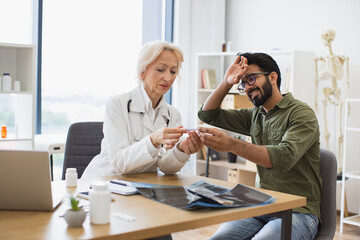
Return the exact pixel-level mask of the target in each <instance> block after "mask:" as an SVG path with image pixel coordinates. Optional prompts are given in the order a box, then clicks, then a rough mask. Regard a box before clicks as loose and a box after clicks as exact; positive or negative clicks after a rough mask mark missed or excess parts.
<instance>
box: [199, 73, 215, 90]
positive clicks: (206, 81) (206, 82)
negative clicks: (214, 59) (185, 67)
mask: <svg viewBox="0 0 360 240" xmlns="http://www.w3.org/2000/svg"><path fill="white" fill-rule="evenodd" d="M201 82H202V86H203V88H204V89H215V88H216V87H217V85H218V82H217V79H216V73H215V70H214V69H201Z"/></svg>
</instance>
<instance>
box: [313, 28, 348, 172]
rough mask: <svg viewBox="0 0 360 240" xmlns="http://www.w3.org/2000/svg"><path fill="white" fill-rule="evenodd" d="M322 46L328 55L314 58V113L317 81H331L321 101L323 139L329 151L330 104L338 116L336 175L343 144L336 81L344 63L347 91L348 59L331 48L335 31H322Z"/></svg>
mask: <svg viewBox="0 0 360 240" xmlns="http://www.w3.org/2000/svg"><path fill="white" fill-rule="evenodd" d="M321 37H322V39H323V41H324V45H325V46H327V47H329V53H330V54H329V55H328V56H326V57H316V58H315V71H316V76H315V111H316V113H318V87H319V80H327V79H330V80H331V87H324V89H323V94H324V98H323V100H322V103H323V107H324V138H325V141H326V148H327V149H329V138H330V132H329V129H328V126H327V115H326V109H327V106H328V105H329V104H330V105H331V104H332V105H334V106H336V108H339V114H338V115H337V116H338V118H339V125H338V126H339V138H338V139H337V145H338V146H337V147H338V156H337V159H339V163H338V173H341V172H342V169H341V166H342V159H341V156H342V154H341V151H342V144H343V138H344V135H343V131H342V115H343V114H342V109H343V101H342V100H341V98H340V95H341V90H340V89H339V88H338V85H337V81H340V80H342V78H343V75H344V71H343V67H344V63H346V72H347V78H346V85H347V89H349V57H347V56H339V55H335V54H334V53H333V51H332V48H331V42H332V41H333V40H334V39H335V31H334V30H331V29H328V30H326V31H324V33H323V34H322V35H321ZM318 64H320V70H321V74H320V77H318Z"/></svg>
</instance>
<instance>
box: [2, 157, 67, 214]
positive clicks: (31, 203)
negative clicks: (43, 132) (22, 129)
mask: <svg viewBox="0 0 360 240" xmlns="http://www.w3.org/2000/svg"><path fill="white" fill-rule="evenodd" d="M65 193H66V189H65V187H64V191H62V192H56V193H52V191H51V179H50V163H49V153H48V152H41V151H13V150H0V209H6V210H31V211H52V210H54V209H55V208H56V207H57V206H58V205H59V203H60V202H61V200H62V198H63V197H64V196H65Z"/></svg>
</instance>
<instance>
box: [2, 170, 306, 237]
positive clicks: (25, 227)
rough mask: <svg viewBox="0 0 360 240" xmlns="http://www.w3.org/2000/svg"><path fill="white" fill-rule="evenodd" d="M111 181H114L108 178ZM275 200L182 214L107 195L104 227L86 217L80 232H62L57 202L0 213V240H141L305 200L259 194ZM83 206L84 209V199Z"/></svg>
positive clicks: (171, 181)
mask: <svg viewBox="0 0 360 240" xmlns="http://www.w3.org/2000/svg"><path fill="white" fill-rule="evenodd" d="M113 178H116V176H114V177H111V178H109V179H113ZM118 178H122V179H125V180H128V181H135V182H146V183H155V184H166V185H190V184H193V183H195V182H197V181H199V180H206V181H208V182H211V183H214V184H217V185H222V186H227V187H233V186H235V184H234V183H230V182H225V181H220V180H216V179H211V178H205V177H200V176H194V175H190V174H184V173H177V174H175V175H164V174H162V173H142V174H135V175H121V176H118ZM88 186H89V183H88V182H79V185H78V187H77V189H74V188H67V189H66V187H65V184H64V182H63V181H62V182H57V183H56V185H55V189H58V190H60V191H61V190H64V189H66V190H67V192H68V193H71V192H74V191H83V190H86V189H88ZM261 191H263V192H265V193H267V194H270V195H272V196H273V197H274V198H276V201H275V202H273V203H272V204H269V205H264V206H256V207H245V208H233V209H221V210H208V209H202V210H196V211H185V210H180V209H177V208H174V207H171V206H168V205H165V204H161V203H158V202H156V201H153V200H151V199H148V198H145V197H143V196H141V195H132V196H121V195H117V194H113V196H114V198H115V202H112V203H111V214H112V216H111V220H110V224H106V225H93V224H90V217H89V215H88V216H87V218H86V220H85V222H84V224H83V227H82V228H68V227H67V224H66V222H65V220H64V219H63V218H62V217H61V216H62V215H63V214H64V213H65V211H66V210H67V209H68V208H69V205H68V204H67V198H66V199H65V200H66V203H65V202H63V203H62V204H61V205H60V206H59V207H58V208H57V209H56V210H55V211H54V212H33V211H3V210H1V211H0V239H7V240H9V239H79V238H81V239H95V238H102V239H115V238H116V239H143V238H150V237H155V236H161V235H165V234H169V233H172V232H178V231H184V230H188V229H194V228H199V227H204V226H209V225H212V224H218V223H222V222H226V221H231V220H236V219H241V218H248V217H253V216H258V215H262V214H268V213H273V212H279V211H284V210H288V209H293V208H296V207H300V206H304V205H305V204H306V198H304V197H300V196H295V195H289V194H284V193H279V192H274V191H268V190H261ZM83 203H85V204H88V202H87V201H86V200H84V202H83ZM114 213H120V214H126V215H127V216H130V217H133V218H135V220H133V221H127V220H124V219H122V218H118V217H116V216H114Z"/></svg>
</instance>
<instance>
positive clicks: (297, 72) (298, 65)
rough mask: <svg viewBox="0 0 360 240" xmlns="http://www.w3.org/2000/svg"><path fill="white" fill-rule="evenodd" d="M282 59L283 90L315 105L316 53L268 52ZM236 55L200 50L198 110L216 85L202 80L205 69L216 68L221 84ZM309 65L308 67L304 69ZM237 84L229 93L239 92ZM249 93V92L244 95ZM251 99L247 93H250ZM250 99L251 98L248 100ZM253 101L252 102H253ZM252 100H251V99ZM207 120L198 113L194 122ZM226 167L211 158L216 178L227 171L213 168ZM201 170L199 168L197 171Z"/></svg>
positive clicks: (217, 77) (278, 60)
mask: <svg viewBox="0 0 360 240" xmlns="http://www.w3.org/2000/svg"><path fill="white" fill-rule="evenodd" d="M267 53H268V54H269V55H270V56H272V57H273V58H274V60H275V61H276V62H277V63H278V65H279V68H280V71H281V78H282V80H281V92H282V93H286V92H292V94H293V95H294V97H295V98H297V99H299V100H302V101H304V102H306V103H308V104H309V105H310V106H311V107H312V108H313V107H314V105H315V104H314V103H315V98H314V93H313V92H312V91H309V89H314V88H315V82H314V79H315V66H314V58H315V53H313V52H305V51H272V52H267ZM235 57H236V52H210V53H198V54H196V69H195V72H196V82H197V84H196V90H195V98H194V99H195V101H196V102H195V104H194V107H195V108H196V109H195V112H197V111H198V110H199V109H200V107H201V105H202V104H203V103H204V102H205V100H206V99H207V98H208V97H209V95H210V94H211V93H212V91H213V89H204V88H203V85H202V81H201V70H202V69H214V70H215V74H216V79H217V82H218V84H219V83H220V81H222V79H223V76H224V75H225V72H226V70H227V68H228V67H229V66H230V65H231V64H232V63H233V61H234V60H235ZM304 69H306V70H304ZM236 88H237V86H234V87H233V88H232V89H231V91H230V92H229V94H236V95H238V94H239V92H238V91H237V90H236ZM244 97H245V96H244ZM246 100H247V97H246ZM247 101H248V102H250V101H249V100H247ZM250 103H251V102H250ZM247 104H248V103H247ZM202 124H203V123H202V122H201V121H200V120H199V119H198V117H197V115H196V116H195V118H194V126H199V125H202ZM226 132H227V133H228V134H229V135H232V136H234V137H236V136H237V135H238V134H236V133H231V132H228V131H226ZM220 156H221V157H222V158H226V153H221V155H220ZM196 158H197V160H196V162H197V164H195V167H196V168H197V167H200V166H199V164H202V163H201V159H202V154H200V153H198V154H197V155H196ZM214 168H223V167H222V166H216V164H215V163H214V162H210V174H211V176H212V177H214V178H219V179H222V178H224V174H214V173H213V174H212V169H213V171H214ZM194 172H195V173H197V174H199V173H200V172H199V171H197V169H196V170H195V171H194Z"/></svg>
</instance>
